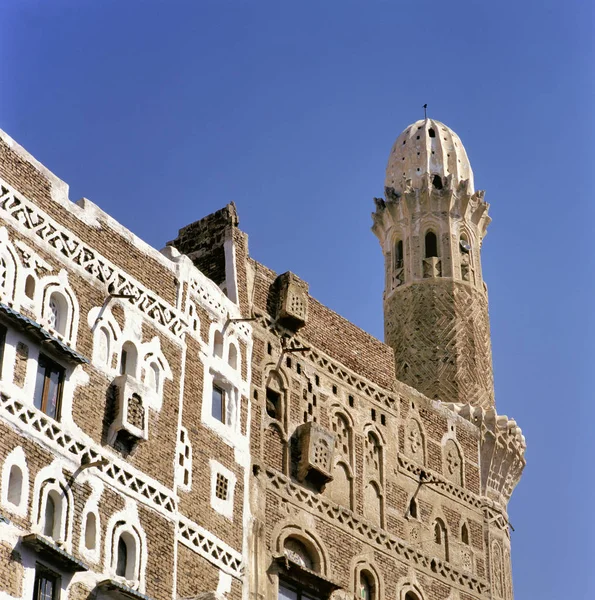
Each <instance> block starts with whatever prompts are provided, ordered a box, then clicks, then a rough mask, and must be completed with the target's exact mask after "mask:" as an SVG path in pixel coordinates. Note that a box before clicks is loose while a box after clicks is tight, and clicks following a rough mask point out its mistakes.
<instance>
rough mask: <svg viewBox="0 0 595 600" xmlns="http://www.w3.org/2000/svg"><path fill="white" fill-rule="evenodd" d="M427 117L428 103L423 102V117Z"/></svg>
mask: <svg viewBox="0 0 595 600" xmlns="http://www.w3.org/2000/svg"><path fill="white" fill-rule="evenodd" d="M427 118H428V105H427V104H424V119H427Z"/></svg>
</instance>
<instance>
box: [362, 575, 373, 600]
mask: <svg viewBox="0 0 595 600" xmlns="http://www.w3.org/2000/svg"><path fill="white" fill-rule="evenodd" d="M359 589H360V593H359V597H360V598H361V600H376V599H375V594H374V583H373V579H372V577H371V576H370V574H369V573H366V572H365V571H362V572H361V573H360V576H359Z"/></svg>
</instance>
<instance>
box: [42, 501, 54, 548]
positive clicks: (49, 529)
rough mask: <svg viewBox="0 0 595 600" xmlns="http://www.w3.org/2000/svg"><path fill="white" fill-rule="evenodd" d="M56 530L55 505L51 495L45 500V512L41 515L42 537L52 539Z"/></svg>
mask: <svg viewBox="0 0 595 600" xmlns="http://www.w3.org/2000/svg"><path fill="white" fill-rule="evenodd" d="M55 528H56V503H55V502H54V499H53V498H52V495H51V493H50V494H48V495H47V498H46V499H45V512H44V515H43V535H47V536H48V537H54V530H55Z"/></svg>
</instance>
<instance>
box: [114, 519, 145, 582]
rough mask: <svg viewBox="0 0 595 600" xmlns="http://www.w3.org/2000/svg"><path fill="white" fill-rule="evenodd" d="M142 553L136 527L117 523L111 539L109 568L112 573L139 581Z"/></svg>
mask: <svg viewBox="0 0 595 600" xmlns="http://www.w3.org/2000/svg"><path fill="white" fill-rule="evenodd" d="M123 553H125V556H123ZM142 554H143V543H142V540H141V536H140V535H139V533H138V531H137V529H136V528H135V527H134V526H132V525H130V524H129V523H126V522H120V523H118V524H117V525H116V527H115V528H114V530H113V534H112V539H111V564H110V570H111V572H112V573H113V575H115V576H116V577H119V578H122V579H125V580H126V581H131V582H135V583H136V582H139V583H140V582H141V579H142V572H143V569H142V559H143V556H142ZM124 559H125V560H124Z"/></svg>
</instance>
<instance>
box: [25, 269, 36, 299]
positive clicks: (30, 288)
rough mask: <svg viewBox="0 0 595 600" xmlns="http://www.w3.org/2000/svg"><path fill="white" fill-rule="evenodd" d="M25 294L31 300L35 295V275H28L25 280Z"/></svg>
mask: <svg viewBox="0 0 595 600" xmlns="http://www.w3.org/2000/svg"><path fill="white" fill-rule="evenodd" d="M25 296H27V298H29V299H30V300H33V298H34V296H35V277H33V275H27V279H26V280H25Z"/></svg>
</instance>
